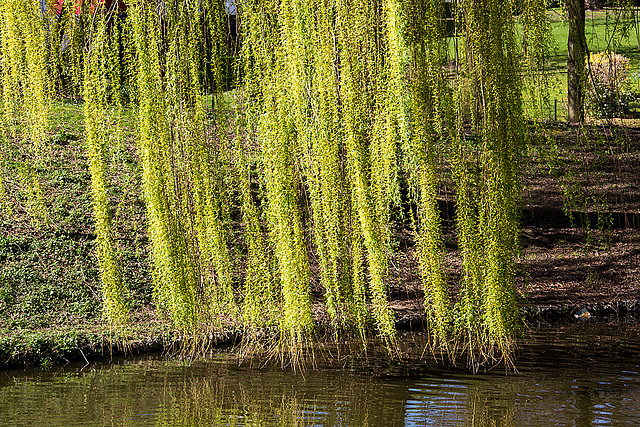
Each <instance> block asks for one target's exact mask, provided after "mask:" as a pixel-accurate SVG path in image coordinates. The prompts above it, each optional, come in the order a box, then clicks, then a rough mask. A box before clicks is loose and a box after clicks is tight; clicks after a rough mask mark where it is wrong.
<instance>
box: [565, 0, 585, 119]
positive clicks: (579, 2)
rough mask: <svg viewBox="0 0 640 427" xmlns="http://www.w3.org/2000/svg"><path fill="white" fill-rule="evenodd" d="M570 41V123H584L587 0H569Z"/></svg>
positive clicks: (568, 96) (568, 93) (568, 98)
mask: <svg viewBox="0 0 640 427" xmlns="http://www.w3.org/2000/svg"><path fill="white" fill-rule="evenodd" d="M568 6H569V41H568V44H567V48H568V49H567V50H568V53H569V55H568V56H569V57H568V60H567V103H568V105H569V114H568V121H569V123H582V121H583V120H584V91H585V80H586V75H585V58H586V57H587V51H588V48H587V38H586V36H585V33H584V27H585V12H584V11H585V0H568Z"/></svg>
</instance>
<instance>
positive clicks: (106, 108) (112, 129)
mask: <svg viewBox="0 0 640 427" xmlns="http://www.w3.org/2000/svg"><path fill="white" fill-rule="evenodd" d="M99 9H100V10H98V11H97V12H96V16H95V19H94V20H93V27H92V28H91V34H92V37H91V40H90V44H89V49H88V52H86V55H85V61H84V66H85V69H84V79H83V80H84V91H83V99H84V115H85V122H86V129H85V133H86V152H87V158H88V161H89V171H90V172H91V193H92V196H93V213H94V221H95V229H96V246H97V257H98V263H99V266H100V281H101V284H102V295H103V304H102V305H103V312H104V317H105V319H106V320H107V321H108V322H109V323H110V324H111V325H112V326H114V327H116V326H122V325H124V324H125V322H126V320H127V315H128V307H127V303H126V300H125V293H126V292H125V291H126V289H125V285H124V283H123V279H122V270H121V266H120V262H119V260H118V257H117V254H116V248H115V236H114V230H113V227H112V221H111V201H110V200H109V196H108V194H109V193H108V191H107V187H108V184H107V177H106V171H105V169H106V153H105V151H106V147H108V146H109V145H110V143H112V142H113V141H112V138H115V137H117V135H118V134H119V132H118V127H120V123H119V119H120V116H121V114H122V108H123V100H122V96H121V87H120V85H118V84H117V83H118V81H119V78H118V77H117V76H115V74H119V73H117V72H116V71H117V70H119V68H120V64H119V62H120V58H121V54H122V53H123V52H122V47H123V46H122V45H121V44H120V43H119V40H120V38H119V37H118V35H119V32H120V31H121V29H122V25H123V22H121V21H120V20H119V19H118V17H117V16H116V15H115V14H114V13H113V11H109V10H103V7H100V8H99Z"/></svg>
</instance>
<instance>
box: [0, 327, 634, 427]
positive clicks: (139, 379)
mask: <svg viewBox="0 0 640 427" xmlns="http://www.w3.org/2000/svg"><path fill="white" fill-rule="evenodd" d="M415 337H416V335H414V336H413V338H412V339H415ZM416 341H418V342H419V341H420V339H417V340H416ZM520 345H521V350H520V354H519V357H518V361H517V365H518V373H511V374H509V375H505V373H504V370H503V369H496V370H495V371H491V372H484V373H479V374H476V375H471V374H469V373H468V372H466V371H465V370H461V369H451V368H447V369H443V368H442V367H438V366H437V365H435V364H434V363H433V362H429V361H426V362H424V361H423V362H421V361H419V360H412V359H411V357H407V358H406V359H405V360H404V361H402V362H396V363H391V364H390V363H386V362H384V361H383V360H382V359H380V358H377V357H376V356H375V355H370V358H369V360H368V361H366V362H363V361H359V360H357V359H353V358H350V357H346V358H345V357H343V358H342V359H341V360H340V362H333V363H332V364H326V363H320V364H321V365H323V366H321V367H319V368H318V369H316V370H307V371H306V372H305V373H304V375H303V374H300V373H292V372H291V371H289V370H282V369H280V367H278V366H268V367H263V368H262V369H257V368H252V367H250V366H248V364H247V365H246V366H245V365H243V366H238V363H237V358H236V357H235V355H234V354H233V353H232V352H231V351H222V352H219V353H216V354H214V355H213V356H212V357H210V358H207V359H205V360H198V361H192V362H184V361H177V360H166V359H163V358H162V357H159V356H146V357H140V358H135V359H129V360H124V359H119V360H113V361H110V362H101V363H98V364H91V365H88V366H82V365H67V366H65V367H58V368H53V369H50V370H42V369H32V370H27V371H5V372H0V425H3V426H4V425H7V426H42V427H44V426H65V427H70V426H85V425H86V426H111V425H113V426H201V425H206V426H270V425H274V426H282V425H314V426H402V425H405V426H430V425H434V426H485V425H486V426H491V425H496V426H549V425H560V426H592V425H603V426H623V425H629V426H636V425H640V375H639V373H640V327H639V326H637V325H619V326H616V327H598V328H597V329H595V328H593V327H579V328H575V327H574V328H570V329H553V330H546V331H542V332H535V333H532V332H530V333H529V334H528V335H527V337H526V338H525V339H523V341H522V343H521V344H520ZM417 352H418V353H419V349H417Z"/></svg>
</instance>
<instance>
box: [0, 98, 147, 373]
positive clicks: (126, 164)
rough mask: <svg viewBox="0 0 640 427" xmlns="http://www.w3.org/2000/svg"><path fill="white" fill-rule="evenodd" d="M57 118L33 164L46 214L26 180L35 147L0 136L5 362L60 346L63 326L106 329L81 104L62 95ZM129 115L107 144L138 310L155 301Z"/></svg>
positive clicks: (127, 273)
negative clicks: (31, 197)
mask: <svg viewBox="0 0 640 427" xmlns="http://www.w3.org/2000/svg"><path fill="white" fill-rule="evenodd" d="M50 120H51V130H50V133H49V141H47V142H48V144H47V146H48V151H47V153H46V155H44V157H45V158H44V159H43V160H42V161H41V162H39V163H38V165H37V167H36V175H37V177H38V180H39V182H40V185H41V188H42V193H43V199H44V200H43V205H42V206H41V209H40V210H41V211H43V212H39V213H40V214H42V213H44V215H42V218H40V219H39V218H36V217H34V216H33V214H32V212H30V211H29V209H28V198H27V191H25V188H24V187H25V184H24V181H23V180H21V179H20V176H21V174H24V172H23V171H24V170H25V164H26V163H28V162H30V161H31V160H30V159H31V158H32V157H31V155H30V147H29V146H28V144H27V143H26V142H25V141H23V140H22V139H21V138H20V137H17V138H12V137H5V138H4V139H2V140H0V177H1V179H2V185H3V188H4V198H5V200H3V203H2V204H0V205H2V206H4V207H5V209H4V210H2V211H1V212H0V354H2V355H3V358H4V360H2V361H0V366H1V365H2V363H3V362H5V360H7V359H11V357H19V356H20V355H21V354H24V353H28V352H31V353H38V352H39V351H41V350H42V351H44V350H43V349H47V348H50V349H57V348H61V349H63V347H64V346H63V347H60V346H61V345H62V344H63V343H64V342H66V341H65V340H68V339H69V336H70V335H69V334H70V333H71V332H68V333H66V332H65V333H63V332H60V331H75V332H77V333H80V334H82V332H78V331H91V333H88V332H87V333H84V335H83V336H98V335H105V334H109V331H108V329H107V327H106V325H105V324H103V322H102V318H101V296H100V283H99V274H98V265H97V259H96V255H95V252H94V251H95V233H94V224H93V216H92V200H91V192H90V185H91V176H90V173H89V169H88V165H87V159H86V156H85V149H84V114H83V105H82V104H81V103H78V102H74V101H69V100H65V101H56V102H54V104H53V105H52V109H51V117H50ZM123 121H124V123H126V125H127V131H126V132H124V133H123V134H121V135H120V136H117V135H114V138H113V141H112V143H111V144H109V146H108V147H107V152H106V157H107V164H108V177H109V183H108V187H109V193H110V197H111V199H112V206H113V212H112V216H113V219H114V223H115V224H116V227H117V239H118V241H117V247H118V255H119V257H120V259H121V262H122V265H123V273H124V278H125V282H126V284H127V286H128V288H129V289H130V297H129V300H130V303H131V306H132V307H133V308H134V309H135V310H139V309H141V308H145V307H148V306H150V304H151V299H152V298H151V284H150V273H149V262H148V243H147V241H146V220H145V215H144V212H145V209H144V203H143V201H142V199H141V197H142V192H141V191H140V188H141V177H140V170H139V165H138V160H137V154H136V147H135V140H134V138H133V132H134V130H133V129H134V125H133V117H132V112H131V111H126V114H125V116H124V118H123ZM142 326H144V327H145V328H146V327H149V325H142ZM9 336H10V339H9ZM42 336H46V337H47V338H46V340H45V341H46V345H44V344H42V342H43V341H42V339H44V338H42V339H41V337H42ZM34 337H36V338H37V339H36V338H34ZM34 340H35V341H34ZM86 341H87V340H84V341H83V342H86ZM30 343H35V344H34V345H31V344H30ZM38 343H39V344H38ZM36 344H37V345H36ZM29 349H31V350H29ZM56 351H57V350H56ZM61 351H62V350H61Z"/></svg>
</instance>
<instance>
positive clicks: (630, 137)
mask: <svg viewBox="0 0 640 427" xmlns="http://www.w3.org/2000/svg"><path fill="white" fill-rule="evenodd" d="M544 132H545V133H546V134H547V137H546V138H540V139H539V140H537V141H535V142H534V143H532V144H531V145H530V146H529V148H528V151H527V152H526V153H525V156H524V161H523V172H524V176H523V199H522V218H521V223H522V234H521V247H522V250H521V253H520V256H519V258H518V260H517V269H518V275H517V279H516V286H517V289H518V292H519V294H520V295H521V297H522V299H521V302H520V304H521V305H522V306H523V307H528V309H529V310H533V311H536V310H537V312H541V310H546V309H548V308H553V309H554V310H556V314H558V313H557V310H564V311H563V313H560V315H564V316H565V317H572V318H577V317H578V313H580V310H581V308H584V307H589V310H590V311H591V312H592V313H593V312H594V310H593V309H592V307H595V306H597V307H613V310H614V311H615V310H617V309H616V308H615V307H618V306H619V305H620V306H622V304H625V305H626V306H628V304H633V307H636V306H637V301H639V300H640V128H630V127H619V128H615V129H614V130H613V131H610V130H605V129H604V128H599V127H595V126H594V127H591V128H584V129H577V128H571V127H562V128H557V127H555V128H554V127H551V128H548V129H545V130H544ZM445 204H447V202H446V201H445ZM448 205H449V208H448V209H445V211H447V210H449V211H452V210H454V209H453V208H452V204H451V203H450V202H449V203H448ZM454 215H455V214H454V213H453V212H448V214H445V217H446V218H445V221H444V226H445V246H446V250H447V256H446V261H447V265H448V270H449V282H450V287H451V289H452V291H453V293H455V290H456V286H457V283H458V282H459V271H460V268H459V267H460V261H461V260H460V257H459V255H458V252H457V247H456V243H455V241H456V237H455V229H454V226H453V218H454ZM399 236H400V238H399V240H400V249H401V250H400V251H399V252H398V253H397V254H396V256H395V257H394V259H393V260H392V262H391V266H390V269H391V271H390V276H392V277H393V279H392V283H391V293H390V298H391V306H392V308H393V309H394V311H396V316H397V318H403V317H407V316H416V315H417V314H418V313H421V312H422V311H423V305H422V300H423V293H422V290H421V284H420V278H419V275H418V265H417V263H416V262H415V257H414V249H413V248H412V247H411V246H412V245H411V244H410V243H409V242H410V240H411V235H410V232H409V231H408V230H401V231H400V232H399ZM403 245H404V247H403ZM625 310H626V308H625ZM634 310H635V308H634ZM601 311H602V310H601ZM587 315H588V316H591V314H587Z"/></svg>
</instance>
